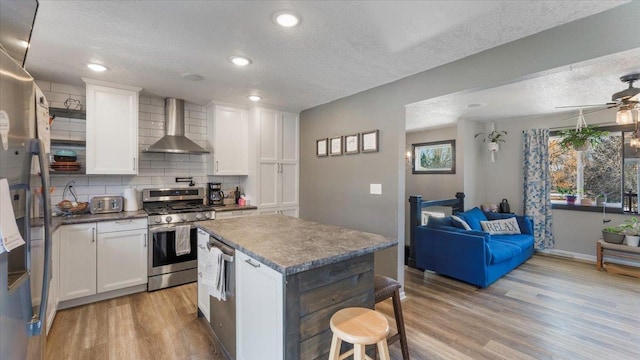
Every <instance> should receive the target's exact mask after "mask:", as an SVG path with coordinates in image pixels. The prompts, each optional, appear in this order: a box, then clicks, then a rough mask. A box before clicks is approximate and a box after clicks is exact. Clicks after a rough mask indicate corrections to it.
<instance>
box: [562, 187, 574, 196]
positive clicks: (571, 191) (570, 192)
mask: <svg viewBox="0 0 640 360" xmlns="http://www.w3.org/2000/svg"><path fill="white" fill-rule="evenodd" d="M558 193H560V194H562V195H566V196H576V190H575V189H573V188H568V187H567V188H564V187H559V188H558Z"/></svg>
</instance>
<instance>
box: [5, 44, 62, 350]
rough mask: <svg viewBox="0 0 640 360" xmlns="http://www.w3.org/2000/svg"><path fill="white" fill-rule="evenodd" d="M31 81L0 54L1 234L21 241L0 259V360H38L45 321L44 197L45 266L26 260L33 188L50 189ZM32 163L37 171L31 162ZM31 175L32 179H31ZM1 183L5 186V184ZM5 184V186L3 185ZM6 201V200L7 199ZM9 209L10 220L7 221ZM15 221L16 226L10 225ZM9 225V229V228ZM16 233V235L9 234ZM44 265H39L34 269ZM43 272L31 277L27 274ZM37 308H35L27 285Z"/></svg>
mask: <svg viewBox="0 0 640 360" xmlns="http://www.w3.org/2000/svg"><path fill="white" fill-rule="evenodd" d="M35 88H36V86H35V83H34V81H33V78H32V77H31V76H30V75H29V74H28V73H27V72H26V71H24V70H23V69H22V68H21V67H20V65H18V64H17V63H16V62H15V61H13V59H12V58H11V57H9V56H8V55H7V53H5V52H4V51H3V50H2V49H0V186H4V188H6V187H7V186H6V185H7V184H8V193H9V196H6V192H5V195H4V196H3V198H0V203H1V204H2V206H3V207H2V208H0V210H2V211H3V213H2V214H3V215H2V219H0V220H1V221H0V226H1V228H0V230H2V231H4V235H2V236H5V237H6V238H5V240H6V239H7V238H8V237H7V234H6V229H8V228H9V227H10V226H9V225H12V226H11V227H13V229H14V230H15V226H14V224H15V225H17V229H18V231H19V233H20V235H21V236H22V238H23V239H24V241H25V244H24V245H21V246H18V247H16V248H14V249H12V250H11V251H9V252H5V251H3V252H2V253H1V254H0V359H2V360H23V359H29V360H31V359H42V358H43V357H44V345H45V333H46V331H45V329H46V327H45V319H46V311H47V309H46V307H47V299H48V294H49V280H50V278H51V228H50V227H51V205H50V203H51V201H50V197H49V191H42V194H43V199H42V205H43V207H44V213H45V218H44V260H41V259H36V257H34V258H33V259H32V256H31V248H30V246H31V219H30V213H31V211H30V209H31V200H32V199H31V194H32V193H33V189H32V187H36V186H38V187H40V186H41V187H42V189H47V190H48V189H49V170H48V168H49V164H48V156H47V155H46V154H45V145H44V144H43V142H42V141H40V140H39V139H38V138H37V136H36V134H37V133H38V129H37V128H36V111H37V110H38V106H39V105H38V104H37V101H38V100H39V101H41V102H45V103H46V101H44V99H43V98H40V99H36V96H35V92H36V90H35ZM35 158H37V164H38V165H37V166H36V167H35V169H36V170H34V171H32V161H34V159H35ZM32 173H33V174H32ZM5 180H6V182H5ZM2 183H4V185H2ZM7 198H8V199H7ZM8 206H10V207H11V208H12V210H13V211H12V212H13V214H14V216H13V217H15V220H14V219H10V221H6V216H5V215H6V214H9V213H10V211H6V210H7V209H9V207H8ZM14 221H15V222H14ZM9 223H12V224H9ZM14 233H17V232H14ZM36 261H43V262H44V263H43V264H35V262H36ZM37 268H39V269H43V270H42V271H43V274H42V276H40V274H34V273H32V271H31V270H32V269H37ZM36 279H45V280H44V281H42V285H41V286H40V285H39V284H34V286H33V287H34V288H37V290H38V292H39V293H40V291H39V290H40V289H41V293H40V294H38V295H39V298H40V300H39V304H38V303H35V304H34V301H33V299H34V295H33V294H32V291H31V288H32V284H31V283H32V282H34V281H36Z"/></svg>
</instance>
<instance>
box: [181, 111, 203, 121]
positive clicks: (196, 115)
mask: <svg viewBox="0 0 640 360" xmlns="http://www.w3.org/2000/svg"><path fill="white" fill-rule="evenodd" d="M185 116H186V114H185ZM187 117H189V118H192V119H200V120H206V119H207V113H206V112H202V111H194V110H189V113H188V116H187Z"/></svg>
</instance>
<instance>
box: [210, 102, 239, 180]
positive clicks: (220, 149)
mask: <svg viewBox="0 0 640 360" xmlns="http://www.w3.org/2000/svg"><path fill="white" fill-rule="evenodd" d="M207 129H210V130H209V134H208V135H207V138H208V141H209V148H210V149H212V153H213V155H212V156H209V159H210V161H209V164H208V166H207V169H208V174H209V175H218V176H222V175H248V174H249V114H248V111H247V110H245V109H240V108H234V107H229V106H221V105H214V104H212V105H209V106H208V107H207ZM211 132H213V133H211Z"/></svg>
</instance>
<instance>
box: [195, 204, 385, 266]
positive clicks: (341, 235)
mask: <svg viewBox="0 0 640 360" xmlns="http://www.w3.org/2000/svg"><path fill="white" fill-rule="evenodd" d="M196 226H197V227H198V228H200V229H202V230H204V231H206V232H208V233H209V234H211V235H213V236H214V237H215V238H217V239H219V240H221V241H222V242H224V243H226V244H227V245H229V246H231V247H233V248H235V249H237V250H240V251H242V252H243V253H245V254H247V255H249V256H251V257H253V258H255V259H256V260H259V261H261V262H262V263H264V264H265V265H267V266H269V267H271V268H272V269H274V270H276V271H278V272H280V273H282V274H284V275H290V274H296V273H299V272H302V271H306V270H310V269H313V268H317V267H320V266H324V265H328V264H333V263H337V262H341V261H344V260H348V259H351V258H354V257H358V256H362V255H366V254H370V253H372V252H374V251H377V250H382V249H386V248H389V247H392V246H396V245H398V240H396V239H393V238H388V237H385V236H382V235H376V234H370V233H366V232H362V231H357V230H352V229H347V228H343V227H339V226H332V225H325V224H320V223H316V222H312V221H307V220H302V219H298V218H293V217H289V216H284V215H257V216H247V217H239V218H232V219H224V220H209V221H201V222H198V223H196Z"/></svg>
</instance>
